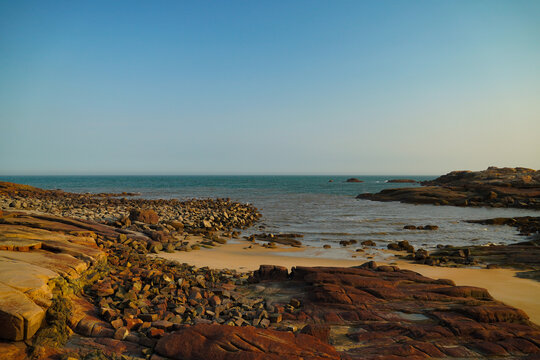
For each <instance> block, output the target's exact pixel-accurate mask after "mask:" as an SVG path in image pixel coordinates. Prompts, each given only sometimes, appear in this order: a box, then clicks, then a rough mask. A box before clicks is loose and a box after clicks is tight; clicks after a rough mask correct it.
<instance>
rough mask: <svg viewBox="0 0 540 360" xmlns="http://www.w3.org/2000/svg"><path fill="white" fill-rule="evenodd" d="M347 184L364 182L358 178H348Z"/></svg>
mask: <svg viewBox="0 0 540 360" xmlns="http://www.w3.org/2000/svg"><path fill="white" fill-rule="evenodd" d="M345 182H348V183H361V182H364V181H362V180H360V179H357V178H348V179H347V180H345Z"/></svg>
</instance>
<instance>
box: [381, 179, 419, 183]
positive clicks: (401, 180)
mask: <svg viewBox="0 0 540 360" xmlns="http://www.w3.org/2000/svg"><path fill="white" fill-rule="evenodd" d="M386 182H389V183H415V182H416V180H413V179H390V180H387V181H386Z"/></svg>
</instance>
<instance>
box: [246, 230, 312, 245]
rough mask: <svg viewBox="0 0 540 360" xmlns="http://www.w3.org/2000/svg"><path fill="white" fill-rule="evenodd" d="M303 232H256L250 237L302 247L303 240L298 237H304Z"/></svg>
mask: <svg viewBox="0 0 540 360" xmlns="http://www.w3.org/2000/svg"><path fill="white" fill-rule="evenodd" d="M302 237H304V235H302V234H265V233H262V234H254V235H251V236H250V239H257V240H263V241H269V242H273V243H278V244H282V245H289V246H293V247H301V246H302V242H301V241H300V240H298V238H302Z"/></svg>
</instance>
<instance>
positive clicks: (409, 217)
mask: <svg viewBox="0 0 540 360" xmlns="http://www.w3.org/2000/svg"><path fill="white" fill-rule="evenodd" d="M349 177H352V176H326V175H325V176H3V177H0V180H4V181H12V182H17V183H23V184H29V185H33V186H37V187H41V188H46V189H62V190H65V191H71V192H92V193H98V192H122V191H127V192H137V193H140V194H141V195H140V196H141V197H144V198H179V199H188V198H216V197H228V198H231V199H233V200H238V201H242V202H249V203H252V204H253V205H255V206H256V207H257V208H259V209H260V210H261V212H262V214H263V218H262V220H261V222H260V223H259V224H258V226H264V229H262V230H259V229H258V226H257V227H254V228H252V229H250V230H248V233H252V232H257V231H265V232H274V233H278V232H296V233H302V234H304V235H305V238H304V243H305V244H306V245H310V246H312V247H314V248H317V247H320V246H322V245H323V244H331V245H332V250H331V251H329V252H328V254H330V256H332V257H340V256H350V255H347V254H346V253H345V252H343V251H340V250H339V246H338V244H337V243H338V242H339V241H340V240H348V239H356V240H358V241H362V240H374V241H375V242H376V243H377V244H378V246H379V247H386V245H387V244H388V243H389V242H394V241H399V240H408V241H410V242H411V243H412V244H413V245H415V246H417V247H424V248H433V247H435V246H436V245H437V244H453V245H461V244H487V243H499V242H501V243H509V242H516V241H519V240H521V238H520V237H519V236H517V235H516V234H517V232H516V231H515V230H514V229H513V228H510V227H505V226H500V227H495V226H485V225H477V224H468V223H464V222H463V221H462V220H465V219H482V218H491V217H499V216H505V217H507V216H508V217H513V216H525V215H536V216H538V214H539V213H540V212H537V211H527V210H521V209H491V208H459V207H451V206H433V205H411V204H401V203H397V202H391V203H382V202H372V201H368V200H358V199H355V196H356V195H357V194H359V193H364V192H378V191H380V190H382V189H387V188H395V187H409V186H418V185H417V184H409V183H405V184H400V183H387V182H386V181H387V180H389V179H392V178H412V179H415V180H427V179H432V178H434V177H435V176H403V175H401V176H355V177H356V178H359V179H360V180H363V181H364V182H363V183H347V182H345V180H346V179H347V178H349ZM330 179H332V180H333V182H329V180H330ZM406 224H413V225H425V224H434V225H438V226H439V230H437V231H409V230H403V226H404V225H406Z"/></svg>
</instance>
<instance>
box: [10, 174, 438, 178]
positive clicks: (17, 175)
mask: <svg viewBox="0 0 540 360" xmlns="http://www.w3.org/2000/svg"><path fill="white" fill-rule="evenodd" d="M24 176H35V177H38V176H43V177H46V176H50V177H52V176H73V177H74V176H440V174H411V173H409V174H405V173H403V174H397V173H366V174H359V173H356V174H355V173H123V174H122V173H92V174H90V173H65V174H62V173H58V174H46V173H45V174H37V173H36V174H0V178H2V177H24Z"/></svg>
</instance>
